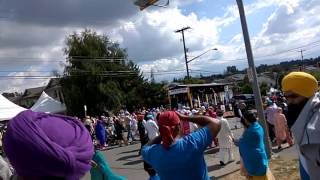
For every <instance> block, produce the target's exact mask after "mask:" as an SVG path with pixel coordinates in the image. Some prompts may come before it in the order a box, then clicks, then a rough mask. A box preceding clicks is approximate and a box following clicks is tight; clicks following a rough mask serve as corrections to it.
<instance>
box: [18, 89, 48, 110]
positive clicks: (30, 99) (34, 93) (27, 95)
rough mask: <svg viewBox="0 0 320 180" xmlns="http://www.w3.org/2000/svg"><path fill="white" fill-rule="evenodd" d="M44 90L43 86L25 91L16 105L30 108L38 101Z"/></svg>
mask: <svg viewBox="0 0 320 180" xmlns="http://www.w3.org/2000/svg"><path fill="white" fill-rule="evenodd" d="M45 88H46V87H45V86H43V87H36V88H29V89H26V90H25V91H24V93H23V94H22V96H21V97H20V98H19V100H17V102H16V103H17V104H18V105H20V106H22V107H25V108H30V107H31V106H32V105H33V104H34V103H35V102H36V101H37V100H38V98H39V97H40V96H41V93H42V91H43V90H44V89H45Z"/></svg>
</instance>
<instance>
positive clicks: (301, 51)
mask: <svg viewBox="0 0 320 180" xmlns="http://www.w3.org/2000/svg"><path fill="white" fill-rule="evenodd" d="M304 51H306V50H302V49H301V50H300V51H299V52H300V53H301V61H303V52H304Z"/></svg>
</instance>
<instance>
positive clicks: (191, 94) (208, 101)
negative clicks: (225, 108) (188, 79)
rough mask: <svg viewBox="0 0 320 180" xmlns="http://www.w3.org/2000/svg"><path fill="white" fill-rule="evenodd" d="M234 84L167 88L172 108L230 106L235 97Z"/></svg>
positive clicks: (187, 85)
mask: <svg viewBox="0 0 320 180" xmlns="http://www.w3.org/2000/svg"><path fill="white" fill-rule="evenodd" d="M232 86H233V84H232V83H208V84H171V85H169V86H168V87H167V90H168V96H169V101H170V104H171V107H176V108H179V106H188V107H191V108H196V107H200V106H203V105H222V104H228V103H229V101H230V99H231V98H232V97H233V91H232Z"/></svg>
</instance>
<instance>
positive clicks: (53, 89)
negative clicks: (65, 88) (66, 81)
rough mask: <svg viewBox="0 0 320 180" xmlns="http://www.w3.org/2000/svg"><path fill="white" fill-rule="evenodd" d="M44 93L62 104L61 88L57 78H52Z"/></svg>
mask: <svg viewBox="0 0 320 180" xmlns="http://www.w3.org/2000/svg"><path fill="white" fill-rule="evenodd" d="M44 91H45V92H46V93H47V94H48V95H49V96H50V97H52V98H54V99H55V100H58V101H60V102H61V103H64V96H63V93H62V88H61V85H60V79H59V78H52V79H50V81H49V83H48V85H47V86H46V87H45V89H44Z"/></svg>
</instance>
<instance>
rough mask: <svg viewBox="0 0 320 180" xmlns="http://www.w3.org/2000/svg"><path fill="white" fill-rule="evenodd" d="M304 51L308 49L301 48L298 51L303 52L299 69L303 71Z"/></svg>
mask: <svg viewBox="0 0 320 180" xmlns="http://www.w3.org/2000/svg"><path fill="white" fill-rule="evenodd" d="M304 51H306V50H303V49H301V50H300V51H298V52H300V54H301V64H300V66H299V70H300V71H303V52H304Z"/></svg>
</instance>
